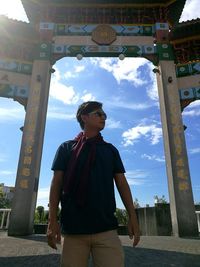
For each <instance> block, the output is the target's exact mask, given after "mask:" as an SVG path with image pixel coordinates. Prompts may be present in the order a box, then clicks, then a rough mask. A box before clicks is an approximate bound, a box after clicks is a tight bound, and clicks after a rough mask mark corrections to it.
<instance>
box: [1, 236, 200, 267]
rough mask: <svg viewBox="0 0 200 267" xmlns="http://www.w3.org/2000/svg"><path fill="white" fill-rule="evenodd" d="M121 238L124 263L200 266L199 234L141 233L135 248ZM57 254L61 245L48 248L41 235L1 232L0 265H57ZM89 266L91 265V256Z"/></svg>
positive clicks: (128, 265)
mask: <svg viewBox="0 0 200 267" xmlns="http://www.w3.org/2000/svg"><path fill="white" fill-rule="evenodd" d="M120 239H121V242H122V244H123V248H124V252H125V267H140V266H141V267H200V238H177V237H164V236H142V237H141V241H140V243H139V245H138V246H137V247H136V248H133V247H132V242H133V241H131V240H130V239H129V238H128V237H127V236H120ZM60 254H61V245H58V250H53V249H51V248H50V247H48V245H47V242H46V237H45V236H44V235H31V236H26V237H8V236H7V233H6V232H0V267H22V266H25V267H58V266H59V262H60ZM88 267H93V264H92V261H91V259H90V261H89V264H88ZM111 267H114V266H111Z"/></svg>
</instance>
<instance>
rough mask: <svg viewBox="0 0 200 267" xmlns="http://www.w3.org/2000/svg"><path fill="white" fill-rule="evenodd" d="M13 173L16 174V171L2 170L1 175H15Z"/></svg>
mask: <svg viewBox="0 0 200 267" xmlns="http://www.w3.org/2000/svg"><path fill="white" fill-rule="evenodd" d="M13 174H15V172H13V171H8V170H3V171H0V175H4V176H9V175H13Z"/></svg>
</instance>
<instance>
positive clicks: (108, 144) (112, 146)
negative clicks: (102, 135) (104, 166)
mask: <svg viewBox="0 0 200 267" xmlns="http://www.w3.org/2000/svg"><path fill="white" fill-rule="evenodd" d="M104 145H105V146H106V147H107V148H108V149H111V150H112V151H114V152H117V151H118V149H117V148H116V147H115V146H114V145H113V144H111V143H108V142H104Z"/></svg>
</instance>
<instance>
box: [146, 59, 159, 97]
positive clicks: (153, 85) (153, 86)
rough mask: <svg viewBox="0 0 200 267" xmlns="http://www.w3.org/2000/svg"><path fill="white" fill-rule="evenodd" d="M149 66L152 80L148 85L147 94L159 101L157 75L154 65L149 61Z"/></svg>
mask: <svg viewBox="0 0 200 267" xmlns="http://www.w3.org/2000/svg"><path fill="white" fill-rule="evenodd" d="M148 67H149V74H150V77H151V80H150V81H149V82H148V85H147V95H148V97H149V98H150V99H151V100H154V101H158V99H159V98H158V85H157V79H156V75H155V73H154V72H153V68H154V66H153V64H151V63H150V62H149V64H148Z"/></svg>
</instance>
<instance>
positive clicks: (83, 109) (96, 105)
mask: <svg viewBox="0 0 200 267" xmlns="http://www.w3.org/2000/svg"><path fill="white" fill-rule="evenodd" d="M102 106H103V104H102V103H100V102H97V101H87V102H84V103H82V104H81V105H80V106H79V107H78V110H77V113H76V118H77V121H78V122H79V123H80V126H81V129H84V122H83V120H82V118H81V115H86V114H88V113H90V112H92V111H94V110H97V109H101V108H102Z"/></svg>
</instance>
